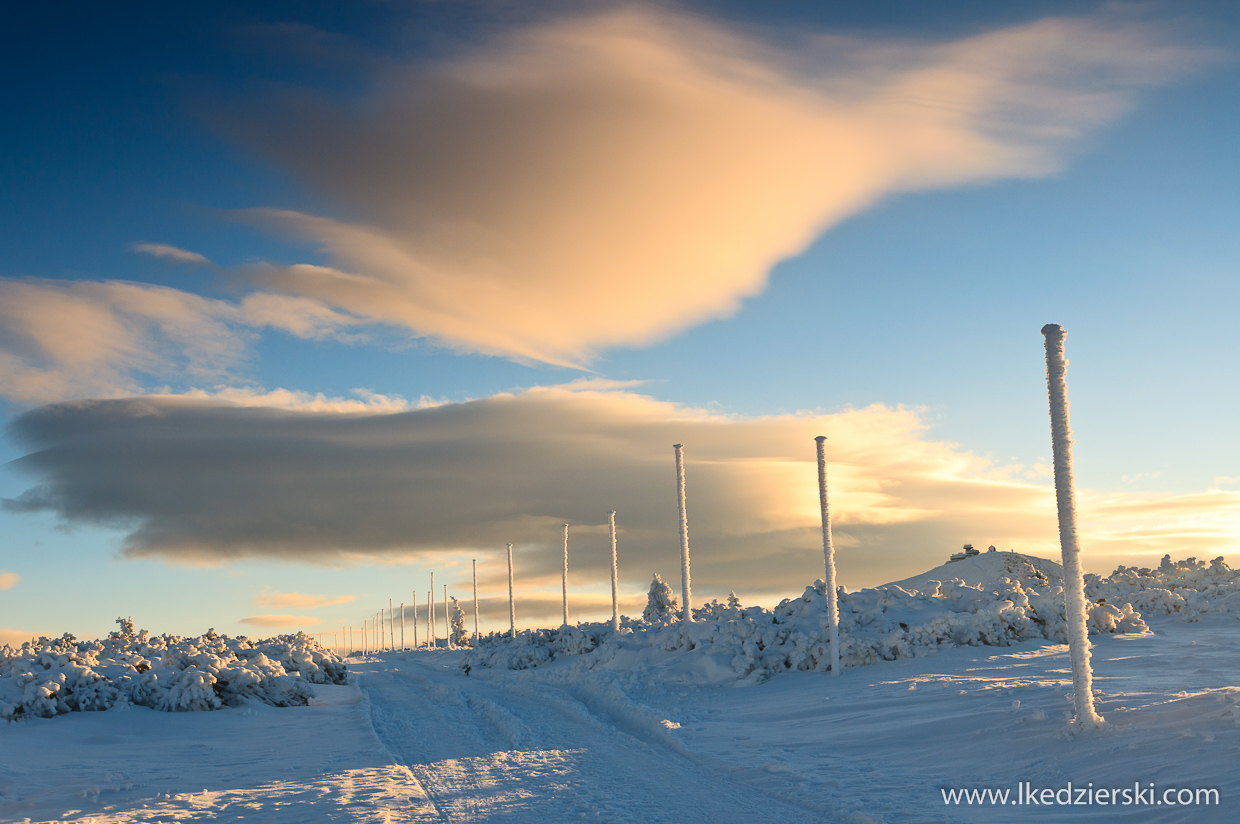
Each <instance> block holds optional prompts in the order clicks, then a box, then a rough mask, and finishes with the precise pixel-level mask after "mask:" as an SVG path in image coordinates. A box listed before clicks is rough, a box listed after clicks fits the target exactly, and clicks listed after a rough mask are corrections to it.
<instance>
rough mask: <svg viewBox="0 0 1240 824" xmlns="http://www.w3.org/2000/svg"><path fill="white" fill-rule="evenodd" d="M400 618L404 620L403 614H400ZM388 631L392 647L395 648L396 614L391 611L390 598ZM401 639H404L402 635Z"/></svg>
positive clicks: (389, 603) (390, 601)
mask: <svg viewBox="0 0 1240 824" xmlns="http://www.w3.org/2000/svg"><path fill="white" fill-rule="evenodd" d="M401 620H404V616H401ZM388 633H389V634H390V636H391V642H392V645H391V646H392V649H396V614H395V613H394V612H392V599H391V598H388ZM401 639H402V640H404V636H403V635H402V636H401Z"/></svg>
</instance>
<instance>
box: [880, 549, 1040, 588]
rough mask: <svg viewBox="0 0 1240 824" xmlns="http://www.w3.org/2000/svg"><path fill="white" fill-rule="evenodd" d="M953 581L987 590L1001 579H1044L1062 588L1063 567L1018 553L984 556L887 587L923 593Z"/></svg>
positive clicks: (893, 583) (940, 567)
mask: <svg viewBox="0 0 1240 824" xmlns="http://www.w3.org/2000/svg"><path fill="white" fill-rule="evenodd" d="M955 578H959V579H960V580H962V581H964V582H965V583H966V584H972V585H973V586H978V585H983V584H984V585H987V586H989V585H991V584H994V583H997V582H998V580H999V579H1000V578H1020V579H1022V580H1038V579H1044V580H1045V581H1046V583H1054V584H1060V585H1062V583H1063V567H1061V566H1060V565H1059V564H1057V563H1055V562H1054V561H1048V560H1047V559H1046V558H1038V557H1037V556H1034V555H1024V554H1022V553H1019V552H983V553H981V554H980V555H973V556H971V557H968V558H963V559H961V560H959V561H951V562H949V563H945V564H943V565H942V566H937V567H935V568H934V569H932V570H930V571H929V572H923V573H921V574H920V575H914V576H912V577H911V578H905V579H904V580H903V581H892V582H891V583H890V584H887V585H886V586H898V587H900V588H901V589H907V590H918V591H921V590H924V589H926V588H927V587H928V586H929V584H930V582H931V581H940V582H947V581H950V580H952V579H955Z"/></svg>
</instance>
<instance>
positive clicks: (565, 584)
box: [563, 524, 568, 626]
mask: <svg viewBox="0 0 1240 824" xmlns="http://www.w3.org/2000/svg"><path fill="white" fill-rule="evenodd" d="M563 592H564V626H568V524H564V576H563Z"/></svg>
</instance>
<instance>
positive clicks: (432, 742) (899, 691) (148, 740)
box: [0, 560, 1240, 824]
mask: <svg viewBox="0 0 1240 824" xmlns="http://www.w3.org/2000/svg"><path fill="white" fill-rule="evenodd" d="M965 563H966V562H959V563H958V564H952V565H951V567H953V568H959V567H960V566H961V565H963V564H965ZM983 563H990V564H994V563H997V562H996V561H994V560H991V561H984V562H983ZM1194 570H1195V571H1193V570H1188V571H1185V570H1183V569H1181V570H1180V571H1178V572H1168V573H1166V574H1164V575H1163V576H1162V578H1163V579H1167V578H1168V577H1176V578H1181V579H1185V578H1187V579H1193V581H1194V582H1195V583H1194V584H1193V586H1194V587H1200V586H1203V585H1204V584H1202V583H1201V582H1202V581H1204V580H1205V579H1207V578H1209V579H1210V581H1213V582H1214V583H1210V584H1209V585H1210V586H1214V587H1215V594H1216V595H1217V596H1219V598H1224V599H1225V598H1228V597H1230V596H1229V594H1228V592H1229V590H1227V587H1222V588H1220V587H1219V585H1218V581H1219V580H1220V574H1221V573H1220V574H1214V575H1213V577H1212V578H1211V576H1210V575H1209V574H1207V573H1208V568H1206V567H1204V566H1202V565H1198V566H1197V567H1194ZM1051 571H1053V569H1052V570H1051ZM1228 575H1231V573H1228ZM1000 577H1003V576H1000ZM1132 577H1133V579H1134V581H1135V583H1132V584H1131V586H1129V585H1125V586H1128V589H1129V590H1131V589H1133V588H1134V587H1135V588H1136V589H1137V591H1141V592H1150V591H1152V590H1155V589H1161V590H1165V585H1166V580H1162V582H1161V583H1162V584H1164V586H1154V584H1155V583H1158V581H1156V578H1157V577H1158V576H1154V575H1153V574H1152V573H1151V575H1147V576H1141V575H1139V574H1134V576H1132ZM1229 580H1230V579H1229ZM1207 583H1208V582H1207ZM1193 591H1201V590H1200V589H1199V588H1198V589H1194V590H1193ZM1188 595H1189V597H1188V598H1184V600H1185V601H1186V602H1188V601H1191V600H1192V599H1193V597H1194V596H1192V594H1191V592H1189V593H1188ZM1180 597H1181V598H1183V597H1184V596H1182V595H1181V596H1180ZM1150 599H1151V603H1154V602H1155V601H1157V599H1162V600H1161V601H1157V602H1158V603H1162V602H1163V601H1165V600H1166V599H1165V597H1164V596H1161V595H1157V596H1156V597H1155V596H1150ZM1216 600H1217V599H1216ZM1199 606H1200V604H1199ZM1169 609H1170V608H1169ZM768 614H769V611H768ZM1144 617H1145V619H1146V621H1147V622H1148V623H1149V626H1150V629H1151V630H1152V631H1150V632H1139V633H1138V632H1129V633H1124V634H1112V633H1101V634H1097V635H1094V636H1092V637H1091V640H1092V642H1093V644H1094V672H1095V686H1096V688H1097V700H1098V709H1099V711H1100V712H1101V713H1102V714H1103V715H1104V716H1105V717H1106V719H1107V722H1108V724H1107V727H1106V728H1105V729H1103V730H1101V731H1098V732H1087V733H1081V734H1076V735H1074V734H1071V733H1070V732H1069V728H1068V725H1067V719H1068V718H1069V717H1070V715H1071V712H1072V705H1071V701H1070V698H1071V694H1070V687H1071V677H1070V674H1069V672H1068V660H1067V651H1066V647H1065V646H1064V645H1062V644H1059V643H1055V642H1054V641H1052V640H1048V639H1045V638H1041V639H1037V638H1034V639H1028V640H1021V641H1018V642H1015V643H1014V644H1013V645H1011V646H1001V647H991V646H963V647H950V646H945V645H939V646H937V647H936V649H935V652H934V653H933V654H930V655H928V656H923V657H911V658H902V659H899V660H893V661H881V662H878V663H875V664H871V665H867V666H855V667H848V668H846V669H845V670H844V672H843V673H842V675H841V676H840V677H838V678H833V677H830V676H829V675H826V674H824V673H821V672H814V671H797V670H790V671H785V672H781V673H779V674H777V675H774V676H773V677H768V678H766V680H760V681H759V680H758V679H741V678H738V677H737V675H736V674H735V672H734V671H733V670H730V669H728V668H727V667H723V669H722V672H723V673H727V672H732V673H733V674H732V675H730V676H729V677H724V676H723V675H722V674H721V671H720V669H719V667H720V666H721V665H719V662H718V661H715V660H714V659H713V658H712V655H713V654H714V653H713V652H712V650H711V647H710V646H709V645H707V646H701V647H698V648H695V649H692V650H686V649H663V648H661V647H659V648H655V647H649V648H646V649H644V650H642V651H641V652H640V655H639V654H638V653H636V652H634V653H632V656H633V659H632V660H631V661H630V662H629V665H626V666H617V663H619V662H618V660H617V657H613V658H612V659H611V660H610V665H608V666H602V665H599V666H586V665H584V659H585V658H586V657H588V656H566V657H561V658H557V659H556V660H554V661H550V662H548V663H545V664H543V665H541V666H538V667H536V668H533V669H525V670H519V671H512V670H507V669H501V668H487V667H479V666H474V667H471V669H470V671H469V675H465V674H464V673H463V670H462V668H461V666H460V664H461V661H462V658H463V655H464V654H463V653H459V652H443V651H437V652H405V653H392V654H388V655H384V656H376V657H370V658H368V659H365V660H362V659H352V660H350V662H349V669H350V672H351V673H353V674H354V676H355V678H354V679H353V681H352V683H350V684H348V685H346V686H328V685H316V686H315V687H314V690H315V691H316V693H317V694H318V697H317V698H316V699H315V700H314V701H313V703H312V704H311V705H310V706H307V707H284V708H277V707H273V706H269V705H266V704H263V703H260V702H259V701H257V700H248V701H246V702H245V703H243V704H242V705H241V706H238V707H226V708H223V709H220V710H218V711H215V712H195V713H166V712H158V711H155V710H152V709H148V708H145V707H137V706H126V707H125V708H124V709H122V710H112V711H108V712H74V713H71V714H69V715H62V716H59V717H56V718H46V719H45V718H32V719H29V720H27V721H24V722H21V723H17V724H8V725H3V726H0V821H5V822H9V821H16V822H23V821H58V820H70V821H90V820H94V821H108V822H178V821H206V820H213V821H214V820H219V821H229V820H244V821H247V822H253V821H260V822H262V821H271V822H276V821H279V822H286V821H307V822H316V821H363V822H366V821H394V822H399V821H435V822H466V821H468V822H540V823H541V822H561V821H563V822H568V821H612V822H630V821H631V822H642V824H646V823H647V822H659V821H667V822H677V824H681V823H682V822H711V824H721V822H765V821H781V822H811V821H813V822H822V821H842V822H872V821H885V822H891V823H892V824H894V823H895V822H936V821H970V822H971V821H1025V820H1029V821H1033V820H1039V821H1057V822H1058V821H1093V820H1107V821H1112V820H1120V821H1142V822H1144V821H1166V822H1179V821H1208V822H1215V821H1217V822H1231V821H1235V820H1240V803H1238V799H1240V727H1238V721H1240V703H1238V702H1240V670H1238V669H1237V666H1236V664H1237V661H1238V660H1240V621H1238V620H1237V618H1236V615H1235V614H1234V613H1231V612H1218V613H1214V612H1211V611H1209V610H1206V611H1201V610H1195V611H1193V612H1191V613H1185V612H1184V611H1183V610H1180V611H1176V610H1170V612H1169V614H1160V613H1157V612H1153V613H1150V614H1146V615H1145V616H1144ZM1185 618H1187V619H1189V620H1185ZM626 654H628V653H626ZM620 657H622V656H620ZM712 673H713V675H712ZM707 676H710V677H707ZM739 684H743V685H745V686H738V685H739ZM1024 782H1028V783H1029V785H1031V786H1032V788H1034V789H1035V790H1038V791H1042V790H1047V789H1049V790H1051V791H1058V790H1061V789H1063V788H1065V787H1066V786H1067V785H1068V783H1069V782H1071V784H1072V785H1073V786H1074V787H1079V788H1085V789H1087V790H1088V789H1091V788H1090V787H1089V785H1090V784H1091V783H1092V789H1094V790H1095V791H1096V790H1097V789H1101V788H1108V789H1109V788H1116V789H1121V790H1122V789H1125V788H1127V789H1130V790H1131V789H1132V788H1133V787H1134V784H1139V785H1140V788H1141V790H1142V796H1141V800H1143V801H1145V800H1148V801H1150V802H1151V803H1149V804H1141V805H1139V806H1135V805H1128V806H1124V805H1120V806H1111V805H1107V806H1101V805H1098V804H1096V803H1095V804H1094V805H1082V806H1072V807H1067V806H1059V807H1055V808H1054V809H1053V810H1052V809H1047V808H1046V807H1045V806H1043V805H1037V806H1029V805H1025V806H1015V807H1014V806H1012V804H1011V802H1012V801H1014V800H1015V797H1016V793H1017V786H1018V783H1019V784H1022V785H1023V783H1024ZM1151 783H1152V784H1153V785H1154V787H1153V789H1154V792H1153V793H1151V792H1150V784H1151ZM954 788H970V789H974V788H993V789H995V790H998V791H999V792H1002V791H1004V790H1009V791H1010V795H1009V804H1008V805H1007V806H1004V807H1003V809H997V807H996V806H995V805H992V804H987V805H984V806H980V807H979V806H973V807H968V806H966V805H964V804H963V803H962V804H960V805H945V803H944V799H943V790H944V789H954ZM1185 788H1188V789H1217V790H1218V797H1217V799H1218V800H1217V803H1216V804H1213V805H1210V806H1193V807H1191V808H1188V809H1183V808H1180V807H1178V806H1170V805H1167V804H1157V803H1153V802H1155V801H1158V800H1162V799H1163V798H1164V797H1166V796H1164V795H1163V793H1164V792H1165V791H1166V790H1168V789H1171V790H1182V789H1185ZM1121 798H1122V796H1121ZM1169 798H1171V799H1172V800H1174V799H1175V798H1176V796H1175V794H1174V793H1173V794H1172V795H1171V796H1169Z"/></svg>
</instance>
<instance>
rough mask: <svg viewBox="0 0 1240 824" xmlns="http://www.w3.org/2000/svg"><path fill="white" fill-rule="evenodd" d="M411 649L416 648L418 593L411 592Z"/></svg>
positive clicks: (415, 591)
mask: <svg viewBox="0 0 1240 824" xmlns="http://www.w3.org/2000/svg"><path fill="white" fill-rule="evenodd" d="M413 648H414V649H417V648H418V591H417V590H416V589H415V590H414V591H413Z"/></svg>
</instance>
